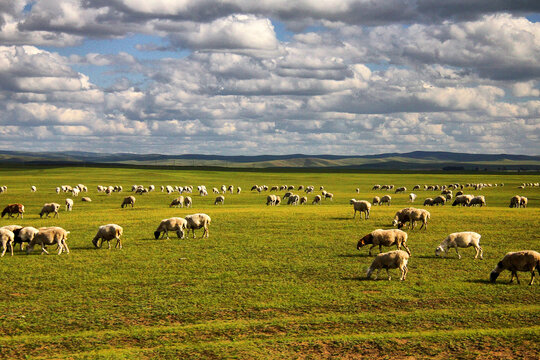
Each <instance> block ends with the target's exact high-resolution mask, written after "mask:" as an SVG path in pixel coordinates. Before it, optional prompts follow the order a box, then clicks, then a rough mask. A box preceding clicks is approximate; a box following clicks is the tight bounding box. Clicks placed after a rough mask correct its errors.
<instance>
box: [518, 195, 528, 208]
mask: <svg viewBox="0 0 540 360" xmlns="http://www.w3.org/2000/svg"><path fill="white" fill-rule="evenodd" d="M528 203H529V199H527V198H526V197H525V196H522V197H521V200H520V201H519V206H521V207H522V208H526V207H527V204H528Z"/></svg>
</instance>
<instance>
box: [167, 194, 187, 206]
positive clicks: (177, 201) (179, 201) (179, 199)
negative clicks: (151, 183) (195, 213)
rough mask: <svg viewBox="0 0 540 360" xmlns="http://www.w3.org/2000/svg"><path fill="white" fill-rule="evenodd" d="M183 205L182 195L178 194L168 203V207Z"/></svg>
mask: <svg viewBox="0 0 540 360" xmlns="http://www.w3.org/2000/svg"><path fill="white" fill-rule="evenodd" d="M179 206H180V207H184V197H183V196H179V197H177V198H176V199H173V201H171V204H170V205H169V207H179Z"/></svg>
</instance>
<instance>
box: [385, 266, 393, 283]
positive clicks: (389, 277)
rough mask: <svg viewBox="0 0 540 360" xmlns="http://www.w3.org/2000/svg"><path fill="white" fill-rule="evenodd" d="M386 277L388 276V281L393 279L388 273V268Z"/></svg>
mask: <svg viewBox="0 0 540 360" xmlns="http://www.w3.org/2000/svg"><path fill="white" fill-rule="evenodd" d="M386 275H387V276H388V281H390V279H392V277H391V276H390V272H389V271H388V268H386Z"/></svg>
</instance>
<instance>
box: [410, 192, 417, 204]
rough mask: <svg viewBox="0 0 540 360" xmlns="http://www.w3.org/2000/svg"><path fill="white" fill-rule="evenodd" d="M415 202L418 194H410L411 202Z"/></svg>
mask: <svg viewBox="0 0 540 360" xmlns="http://www.w3.org/2000/svg"><path fill="white" fill-rule="evenodd" d="M414 200H416V194H415V193H410V194H409V201H410V202H414Z"/></svg>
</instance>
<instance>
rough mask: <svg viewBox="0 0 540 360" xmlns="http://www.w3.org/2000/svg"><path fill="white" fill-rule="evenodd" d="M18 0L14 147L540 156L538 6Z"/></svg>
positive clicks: (9, 16) (11, 29) (10, 118)
mask: <svg viewBox="0 0 540 360" xmlns="http://www.w3.org/2000/svg"><path fill="white" fill-rule="evenodd" d="M466 6H467V5H463V4H462V2H461V1H449V2H445V3H444V10H443V9H442V8H441V7H440V3H439V2H437V1H435V0H433V1H431V0H425V1H423V2H417V1H412V0H410V1H409V0H405V1H399V2H394V1H382V2H378V3H377V4H372V3H369V2H364V1H357V0H342V1H340V2H327V3H322V2H320V1H316V0H305V1H302V2H288V1H280V0H276V1H274V2H245V1H242V0H223V1H211V0H205V1H195V0H187V1H182V2H179V1H174V0H163V1H160V2H148V1H142V0H111V1H110V2H109V3H103V2H83V1H82V0H40V1H36V2H28V1H25V0H13V1H11V2H8V3H5V4H3V5H0V24H1V25H0V26H1V27H2V30H1V32H0V42H1V44H0V63H1V64H2V66H1V67H0V78H1V79H2V82H1V83H0V110H1V111H0V123H1V124H2V131H0V148H2V149H5V150H8V149H9V150H13V149H14V148H17V149H23V150H42V149H47V150H50V151H61V150H85V151H97V152H136V153H150V152H152V153H156V152H158V153H167V154H181V153H197V152H198V153H207V154H208V153H209V154H223V155H241V154H250V155H251V154H287V153H308V154H309V153H329V154H373V153H381V152H406V151H414V150H437V151H440V150H446V151H466V152H481V153H514V154H535V155H536V154H540V147H539V144H540V141H539V140H540V139H539V137H540V88H539V83H538V79H539V76H540V60H539V59H540V24H539V23H538V21H539V20H540V15H539V13H538V11H539V7H538V5H537V2H535V1H530V2H527V1H525V2H519V3H516V2H512V1H501V2H496V3H494V2H492V1H488V0H485V1H484V0H481V1H478V2H477V3H475V7H474V8H471V7H466Z"/></svg>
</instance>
